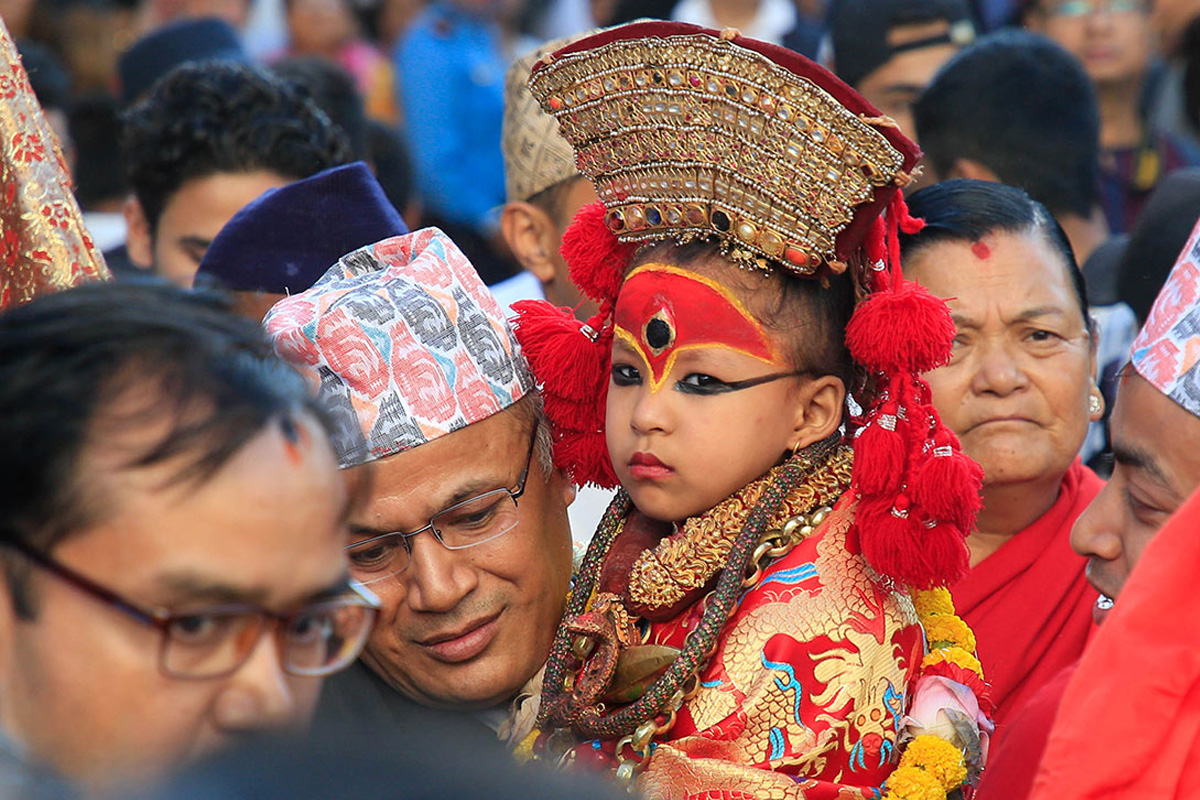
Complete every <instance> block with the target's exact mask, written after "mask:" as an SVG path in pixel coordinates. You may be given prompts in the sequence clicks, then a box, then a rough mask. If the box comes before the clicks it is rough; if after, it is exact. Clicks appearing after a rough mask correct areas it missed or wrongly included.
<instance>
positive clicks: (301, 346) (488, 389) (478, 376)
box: [263, 228, 533, 467]
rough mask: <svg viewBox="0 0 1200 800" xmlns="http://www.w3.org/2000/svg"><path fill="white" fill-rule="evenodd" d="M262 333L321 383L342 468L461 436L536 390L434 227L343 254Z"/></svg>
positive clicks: (484, 296)
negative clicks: (459, 432)
mask: <svg viewBox="0 0 1200 800" xmlns="http://www.w3.org/2000/svg"><path fill="white" fill-rule="evenodd" d="M263 325H264V326H265V327H266V329H267V333H268V334H269V335H270V337H271V339H272V341H273V342H274V345H275V351H276V352H277V353H278V354H279V355H280V356H281V357H282V358H284V359H286V360H287V361H289V362H290V363H291V364H293V365H294V366H296V367H298V368H300V369H301V370H303V371H305V372H306V373H308V374H309V375H310V377H311V378H312V379H313V380H314V382H316V383H318V384H319V387H320V394H321V396H322V398H323V400H324V401H325V403H326V406H327V407H328V408H329V410H330V412H331V414H332V416H333V418H334V420H335V422H336V430H335V432H334V446H335V448H336V449H337V452H338V460H339V461H340V463H341V465H342V466H343V467H353V466H357V465H359V464H365V463H367V462H369V461H374V460H375V459H379V458H384V457H385V456H390V455H393V454H394V453H399V452H403V451H404V450H408V449H410V448H413V447H417V446H419V445H422V444H425V443H426V442H429V441H432V440H433V439H436V438H438V437H439V436H444V435H445V434H447V433H451V432H453V431H456V430H459V429H460V428H465V427H466V426H467V425H470V424H471V423H473V422H479V421H480V420H482V419H486V418H488V417H490V416H491V415H493V414H495V413H497V412H499V411H503V410H504V409H506V408H508V407H509V406H511V405H512V404H513V403H515V402H517V401H518V400H520V399H521V398H522V397H524V396H525V395H526V394H528V393H529V392H530V390H531V389H532V388H533V378H532V376H531V375H530V372H529V367H528V365H526V363H525V359H524V357H523V356H522V355H521V352H520V349H519V347H518V346H517V342H516V339H515V338H514V337H513V334H512V330H511V329H510V328H509V326H508V323H507V322H506V321H505V318H504V312H503V310H501V308H500V304H499V303H498V302H497V301H496V298H494V297H493V296H492V293H491V292H490V291H488V288H487V287H486V286H484V285H483V281H481V280H480V279H479V275H478V274H477V273H476V272H475V268H474V267H472V266H471V262H469V261H468V260H467V258H466V256H464V255H463V254H462V252H461V251H460V250H459V249H458V247H457V246H456V245H455V244H454V242H452V241H450V239H449V238H448V237H447V236H446V235H445V234H444V233H442V232H441V231H440V230H438V229H437V228H424V229H422V230H419V231H416V232H415V233H409V234H406V235H404V236H396V237H393V238H391V239H384V240H383V241H381V242H377V243H375V244H372V245H367V246H366V247H362V248H359V249H358V250H355V251H354V252H353V253H350V254H349V255H345V256H342V258H341V259H339V260H338V262H337V263H336V264H334V265H333V266H332V267H330V269H329V271H327V272H326V273H325V275H324V276H322V277H321V278H320V280H318V281H317V282H316V283H315V284H314V285H313V287H312V288H311V289H309V290H307V291H305V292H301V293H300V294H296V295H293V296H291V297H288V298H286V299H284V300H281V301H280V302H279V303H277V304H276V305H275V306H274V307H273V308H272V309H271V311H270V313H268V314H267V316H266V319H264V320H263Z"/></svg>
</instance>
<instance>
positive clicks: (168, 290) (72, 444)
mask: <svg viewBox="0 0 1200 800" xmlns="http://www.w3.org/2000/svg"><path fill="white" fill-rule="evenodd" d="M304 412H308V413H309V414H311V415H313V416H314V417H316V418H317V419H318V420H320V421H322V423H323V424H324V416H323V414H322V413H321V412H320V411H319V409H318V408H317V407H316V405H315V402H314V401H313V400H312V398H311V395H310V393H309V391H308V389H307V387H306V384H305V383H304V380H303V378H301V377H300V375H299V374H297V373H296V372H295V371H294V370H292V369H291V368H290V367H289V366H287V365H286V364H284V363H283V362H282V361H280V360H279V359H278V358H276V356H275V354H274V352H273V351H272V349H271V346H270V344H269V342H268V341H267V339H266V336H265V334H264V333H263V331H262V329H261V328H260V327H259V326H258V325H255V324H254V323H252V322H250V321H249V320H244V319H241V318H239V317H236V316H234V315H232V314H231V313H229V311H228V304H227V302H226V301H225V300H224V299H223V298H219V297H217V296H216V295H211V294H207V293H203V292H189V291H184V290H181V289H177V288H174V287H171V286H167V285H165V284H158V283H149V282H147V283H138V284H132V283H129V284H116V283H103V284H94V285H88V286H83V287H80V288H77V289H71V290H68V291H64V292H59V293H57V294H52V295H49V296H44V297H40V298H38V299H35V300H34V301H32V302H31V303H28V304H27V305H24V306H21V307H18V308H15V309H12V310H10V311H7V312H5V313H4V314H0V459H2V460H3V463H4V466H5V475H6V477H5V479H4V480H3V481H0V542H2V541H4V540H10V539H13V538H20V539H21V540H23V541H27V542H30V543H32V544H35V545H36V546H38V547H40V548H49V547H51V546H53V545H54V544H56V543H57V542H58V541H61V540H62V539H63V538H65V537H67V536H69V535H70V534H71V533H72V532H74V531H76V530H78V529H79V528H80V527H82V526H85V525H87V524H90V523H92V522H94V521H95V518H96V517H98V516H100V515H101V514H102V513H103V511H104V510H103V509H102V508H100V507H98V503H99V497H98V496H97V493H96V492H95V491H94V490H93V489H91V487H90V482H91V481H92V480H93V479H94V478H93V476H91V475H88V474H86V473H85V471H84V469H83V466H84V461H83V459H82V455H83V453H84V451H85V449H86V448H87V447H89V446H92V445H95V443H96V442H97V441H101V440H102V439H103V438H104V437H105V436H106V435H108V434H109V432H111V433H112V435H115V436H120V435H121V432H122V431H123V430H135V431H136V430H147V431H152V430H156V429H157V426H158V425H160V424H161V425H162V429H163V432H162V433H161V435H159V436H158V437H157V438H156V439H155V440H153V441H151V442H149V443H147V444H139V445H138V447H139V449H138V450H137V451H136V452H131V453H130V455H129V458H128V461H127V462H126V463H127V464H128V468H138V467H143V466H149V465H152V464H157V463H163V462H166V461H172V462H177V463H178V469H177V470H176V471H175V473H174V475H173V476H172V477H173V480H174V481H177V482H194V483H203V482H204V481H207V480H208V479H210V478H211V477H212V476H213V475H214V474H215V473H217V472H218V471H219V470H220V468H221V467H222V466H223V465H224V464H226V462H228V461H229V460H230V459H231V458H233V457H234V456H235V455H236V454H237V453H238V451H239V450H241V448H242V447H243V446H244V445H245V444H247V443H248V442H249V441H250V440H251V439H253V438H254V437H255V436H257V435H258V434H259V433H260V432H261V431H263V430H264V429H265V428H266V427H267V426H269V425H272V424H278V425H280V426H281V427H282V429H283V431H284V433H285V435H286V434H289V433H290V434H291V435H293V436H294V435H295V425H296V421H295V419H296V415H298V414H301V413H304ZM89 443H92V444H91V445H90V444H89ZM98 446H100V447H103V446H104V444H103V442H102V441H101V443H100V444H99V445H98Z"/></svg>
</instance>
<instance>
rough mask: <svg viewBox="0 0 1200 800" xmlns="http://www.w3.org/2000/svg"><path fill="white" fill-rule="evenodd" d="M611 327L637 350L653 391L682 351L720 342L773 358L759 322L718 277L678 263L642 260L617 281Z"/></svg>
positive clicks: (766, 359) (762, 357)
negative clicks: (626, 276) (689, 270)
mask: <svg viewBox="0 0 1200 800" xmlns="http://www.w3.org/2000/svg"><path fill="white" fill-rule="evenodd" d="M613 321H614V323H615V329H616V330H615V332H616V335H617V336H618V337H620V338H621V340H622V341H624V342H625V343H626V344H628V345H629V346H630V347H631V348H633V349H634V350H635V351H637V353H638V355H640V356H641V357H642V360H643V361H645V363H646V366H647V367H648V368H649V371H650V385H651V388H652V389H653V390H654V391H658V389H659V388H660V387H661V386H662V384H663V382H664V381H666V379H667V376H668V375H669V374H670V373H671V368H672V366H674V364H675V359H676V357H677V356H678V354H679V353H680V352H681V351H684V350H692V349H700V348H723V349H729V350H733V351H735V352H738V353H743V354H745V355H749V356H752V357H754V358H757V359H759V360H761V361H764V362H766V363H768V364H775V363H777V359H776V356H775V350H774V347H772V345H771V340H770V339H769V338H768V337H767V333H766V331H765V330H763V327H762V325H761V324H760V323H759V322H758V320H756V319H755V318H754V316H753V315H751V314H750V312H749V311H747V310H746V308H745V306H744V305H742V303H741V301H740V300H738V299H737V298H736V297H735V296H734V295H733V294H732V293H730V292H729V290H727V289H726V288H725V287H723V286H721V285H720V284H719V283H717V282H715V281H712V280H709V279H708V278H705V277H703V276H700V275H696V274H694V273H691V272H688V271H687V270H683V269H680V268H678V267H672V266H667V265H664V264H644V265H642V266H640V267H638V268H637V269H635V270H634V271H633V272H631V273H630V274H629V277H628V278H626V279H625V283H624V284H622V286H621V293H620V295H619V296H618V298H617V306H616V308H615V309H614V311H613Z"/></svg>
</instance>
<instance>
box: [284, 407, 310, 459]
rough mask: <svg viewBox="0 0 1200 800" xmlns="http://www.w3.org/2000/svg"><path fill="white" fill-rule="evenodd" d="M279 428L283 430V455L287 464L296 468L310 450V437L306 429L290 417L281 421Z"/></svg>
mask: <svg viewBox="0 0 1200 800" xmlns="http://www.w3.org/2000/svg"><path fill="white" fill-rule="evenodd" d="M280 427H282V428H283V453H284V455H286V456H287V460H288V463H289V464H291V465H292V466H293V467H298V466H300V465H301V464H302V463H304V454H305V453H306V452H308V450H310V449H311V445H312V436H311V435H310V434H309V432H308V428H306V427H305V426H304V425H302V424H300V423H298V422H296V421H295V420H293V419H291V418H290V417H284V418H283V419H281V420H280Z"/></svg>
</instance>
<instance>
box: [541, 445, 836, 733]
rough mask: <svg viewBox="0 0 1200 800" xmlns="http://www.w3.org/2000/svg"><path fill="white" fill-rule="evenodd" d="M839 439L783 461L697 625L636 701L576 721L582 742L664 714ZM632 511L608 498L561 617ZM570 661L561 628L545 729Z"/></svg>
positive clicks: (549, 678) (550, 671) (550, 667)
mask: <svg viewBox="0 0 1200 800" xmlns="http://www.w3.org/2000/svg"><path fill="white" fill-rule="evenodd" d="M839 441H840V437H839V436H834V437H830V438H829V439H826V440H824V441H822V442H819V443H817V444H815V445H812V446H811V447H809V448H807V449H806V450H805V451H804V452H803V453H797V454H796V456H794V457H792V458H790V459H788V460H787V461H786V462H784V464H783V465H782V466H781V467H780V468H779V471H778V473H777V475H776V477H775V480H773V481H772V482H771V484H770V485H769V486H768V487H767V488H766V489H764V491H763V493H762V496H761V497H760V499H759V501H758V503H757V505H756V506H755V507H754V509H753V510H752V511H751V512H750V514H749V516H748V517H747V518H746V523H745V525H744V527H743V528H742V530H741V532H740V533H739V534H738V536H737V538H736V539H735V540H734V543H733V547H732V549H731V550H730V552H729V556H728V559H727V561H726V564H725V566H724V567H723V568H722V570H721V574H720V577H719V578H718V579H717V585H716V587H715V588H714V589H713V590H712V592H711V593H710V594H709V595H708V596H707V597H706V599H705V600H704V601H703V602H704V612H703V614H702V616H701V619H700V623H699V624H698V625H697V626H696V628H695V630H693V631H692V632H691V633H690V634H689V635H688V637H687V639H686V640H685V642H684V645H683V649H682V650H681V651H680V653H679V655H678V656H677V657H676V659H675V661H674V663H673V664H671V666H670V667H668V668H667V670H666V672H664V673H663V674H662V675H661V676H660V677H659V678H658V679H657V680H655V681H654V683H652V684H651V685H650V686H649V687H648V688H647V689H646V692H645V693H644V694H643V695H642V696H641V697H640V698H638V699H637V700H635V701H634V702H632V703H630V704H629V705H627V706H624V707H622V708H620V709H618V710H616V711H613V712H611V713H609V714H602V713H597V712H592V713H590V714H585V715H583V716H581V717H580V718H579V719H577V720H576V722H575V725H574V728H575V731H576V733H578V734H580V735H581V736H583V737H585V738H599V739H609V738H617V737H620V736H624V735H627V734H632V733H633V732H634V731H635V730H636V729H637V728H638V726H640V725H642V724H643V723H645V722H646V721H647V720H651V719H654V717H656V716H657V715H659V714H660V713H662V712H663V711H665V710H666V709H667V706H668V705H669V704H670V701H671V700H672V699H673V698H675V697H676V695H677V693H679V692H681V690H682V689H683V687H684V686H685V685H686V684H687V683H688V681H689V680H690V679H691V678H692V677H693V676H695V675H697V674H698V673H699V672H700V671H701V670H702V669H703V668H704V666H705V664H706V663H707V661H708V659H709V657H710V656H711V655H712V653H713V651H714V650H715V648H716V644H717V639H718V637H719V636H720V633H721V630H722V629H723V628H724V627H725V624H726V622H728V620H729V617H730V615H731V614H732V613H733V611H734V609H735V608H736V606H737V602H738V597H739V595H740V594H741V590H742V588H743V583H744V581H745V578H746V573H747V570H748V568H749V566H750V562H751V560H752V557H753V556H754V553H755V550H756V549H757V548H758V547H759V544H760V542H761V541H762V540H763V538H764V534H765V533H766V532H767V526H768V525H769V524H770V522H771V520H772V519H774V518H775V517H776V515H777V514H778V513H779V509H780V507H781V506H782V505H783V503H784V501H785V500H786V499H787V497H788V496H789V495H790V494H791V493H792V492H793V491H794V490H795V489H796V487H798V486H799V485H800V484H801V483H803V482H804V480H805V479H806V478H808V476H809V475H810V474H812V472H813V471H814V470H816V469H819V468H820V467H822V466H824V464H825V463H826V461H827V460H828V459H829V456H830V455H831V454H832V453H833V452H834V451H835V450H836V448H837V445H838V444H839ZM629 506H630V502H629V495H628V494H627V493H626V492H625V491H624V490H622V491H620V492H618V493H617V496H616V497H615V498H613V502H612V503H611V504H610V505H609V507H608V510H607V511H606V512H605V515H604V518H603V519H602V520H601V524H600V527H599V530H598V531H597V535H596V537H595V538H594V539H593V541H592V543H591V546H590V547H588V551H587V554H586V555H585V556H584V560H583V564H582V565H581V567H580V570H579V579H578V582H577V583H576V585H575V587H574V589H573V590H572V596H571V601H570V603H569V604H568V607H567V610H566V614H565V617H564V618H570V617H572V616H576V615H579V614H581V613H583V612H584V610H585V609H586V607H587V604H588V601H589V600H590V598H591V596H592V593H593V591H594V590H595V588H596V584H597V582H598V581H599V576H600V568H601V566H602V565H603V562H604V558H605V556H606V555H607V554H608V550H609V548H610V547H611V545H612V543H613V541H614V540H615V539H616V537H617V535H618V534H619V533H620V531H621V524H622V521H623V520H624V518H625V516H626V514H627V513H628V511H629ZM570 657H571V634H570V632H569V631H567V630H566V629H565V627H563V626H560V628H559V630H558V633H557V634H556V636H555V640H554V644H553V646H552V647H551V650H550V656H549V659H548V660H547V664H546V674H545V684H544V685H545V689H544V690H543V696H542V705H541V708H542V712H541V713H540V714H539V719H538V725H539V727H545V725H546V724H547V722H548V720H547V719H546V718H545V714H546V710H547V709H548V708H549V707H550V703H549V702H548V701H552V700H553V699H555V698H557V697H561V696H562V695H563V694H564V693H565V692H566V691H567V689H566V678H567V672H568V662H569V659H570ZM672 710H673V709H672Z"/></svg>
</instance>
